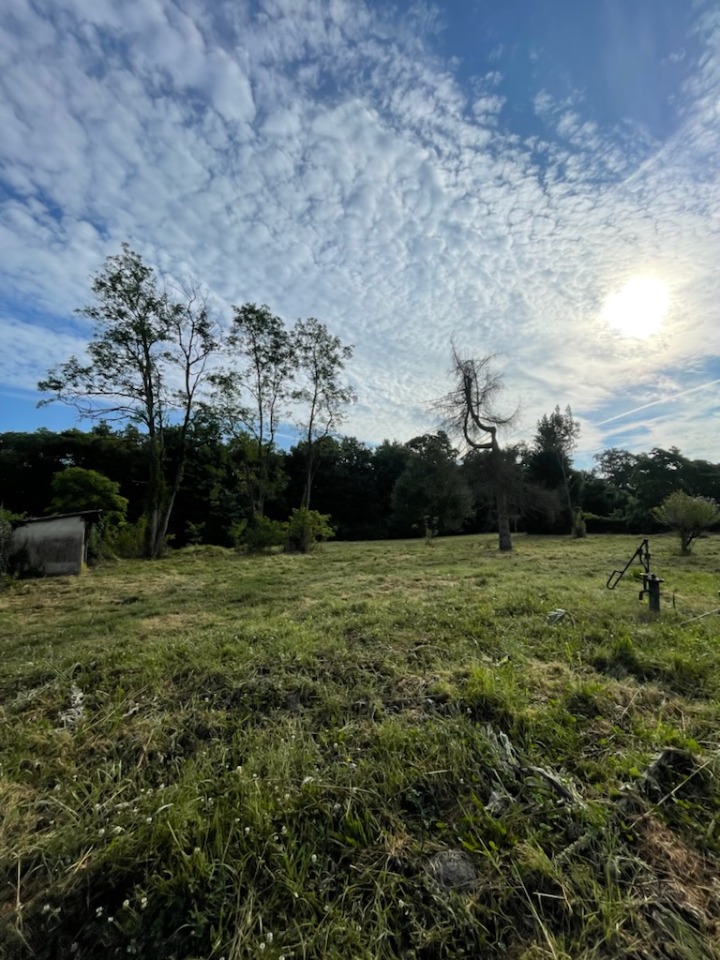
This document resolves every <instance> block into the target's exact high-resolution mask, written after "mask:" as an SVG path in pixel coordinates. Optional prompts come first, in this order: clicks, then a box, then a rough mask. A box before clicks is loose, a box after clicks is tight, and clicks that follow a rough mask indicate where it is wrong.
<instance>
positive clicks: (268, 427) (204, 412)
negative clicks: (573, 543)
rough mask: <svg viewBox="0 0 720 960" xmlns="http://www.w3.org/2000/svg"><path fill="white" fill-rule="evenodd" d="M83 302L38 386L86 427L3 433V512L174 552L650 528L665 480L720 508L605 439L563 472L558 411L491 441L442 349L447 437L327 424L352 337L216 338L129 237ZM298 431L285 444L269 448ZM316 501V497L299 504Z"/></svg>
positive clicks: (472, 386)
mask: <svg viewBox="0 0 720 960" xmlns="http://www.w3.org/2000/svg"><path fill="white" fill-rule="evenodd" d="M92 291H93V294H94V301H93V303H92V304H90V305H89V306H86V307H84V308H82V309H81V310H80V311H79V313H81V314H82V315H83V316H85V317H87V318H88V319H90V320H91V321H93V324H94V332H93V336H92V339H91V341H90V343H89V344H88V348H87V359H85V360H82V361H81V360H79V359H78V358H76V357H71V358H70V359H69V360H67V361H66V362H64V363H62V364H60V365H59V366H58V367H56V368H54V369H53V370H51V371H49V373H48V375H47V377H46V378H45V379H44V380H43V381H41V383H40V384H39V388H40V390H41V391H43V392H45V393H46V394H47V395H48V397H47V399H46V400H44V401H43V403H47V402H52V400H59V401H62V402H64V403H68V404H71V405H73V406H74V407H75V408H76V409H77V410H78V413H79V414H80V415H81V416H83V417H86V418H90V419H91V420H95V421H97V422H96V424H95V426H93V427H92V428H91V429H90V430H89V431H80V430H77V429H74V430H67V431H63V432H60V433H51V432H50V431H48V430H39V431H36V432H34V433H5V434H0V507H2V508H3V509H5V510H6V511H10V512H12V513H14V514H24V515H41V514H43V513H48V512H52V511H60V512H62V511H71V510H76V509H88V508H101V509H103V510H104V511H105V513H106V516H107V523H108V525H109V528H111V529H109V531H108V533H112V535H113V536H114V538H115V543H116V545H117V546H118V547H119V548H120V547H123V549H125V551H126V552H133V551H134V552H137V553H140V554H142V555H145V556H148V557H156V556H158V555H159V554H160V553H161V552H162V550H163V548H164V546H165V544H166V543H167V542H168V539H169V538H171V540H172V542H173V543H174V544H176V545H184V544H187V543H210V544H221V545H245V546H246V547H248V548H250V549H253V548H263V547H267V546H271V545H273V544H275V543H280V542H286V543H287V542H288V541H289V540H291V541H294V543H295V545H296V546H297V547H298V548H299V549H307V548H308V547H309V545H310V544H311V543H312V541H313V540H314V539H315V538H316V537H318V536H327V535H330V533H331V528H330V525H329V524H330V523H331V524H332V527H333V529H334V531H335V535H336V536H338V537H339V538H342V539H373V538H389V537H408V536H414V535H424V536H425V537H426V538H427V539H429V540H430V539H432V537H433V536H435V535H436V534H438V533H453V532H460V531H462V532H474V531H483V530H497V531H498V545H499V548H500V549H501V550H508V549H511V545H512V542H511V537H512V532H513V531H518V530H525V531H527V532H530V533H568V534H570V533H572V534H573V535H575V536H582V535H584V533H585V532H586V530H587V529H590V530H591V531H597V532H608V531H618V532H635V531H640V530H642V531H648V530H651V529H652V528H653V526H654V525H656V524H657V523H658V514H657V512H656V511H657V508H658V506H659V505H660V504H661V503H662V502H663V500H665V499H666V498H667V497H668V495H670V494H672V493H673V492H676V493H677V492H681V493H684V494H686V495H689V496H690V497H691V498H696V499H698V498H700V499H703V498H704V499H707V500H720V467H719V466H718V465H717V464H712V463H710V462H708V461H704V460H689V459H687V458H685V457H683V456H682V454H681V453H680V451H679V450H678V449H677V448H675V447H672V448H671V449H670V450H662V449H660V448H655V449H653V450H651V451H650V452H649V453H641V454H633V453H630V452H628V451H625V450H618V449H615V448H613V449H610V450H606V451H604V452H603V453H602V454H599V455H598V456H597V457H596V467H595V469H593V470H590V471H587V470H585V471H584V470H577V469H575V467H574V464H573V452H574V449H575V445H576V442H577V439H578V436H579V424H578V422H577V420H575V419H574V417H573V414H572V410H571V408H570V407H569V406H568V407H566V408H565V410H561V409H560V407H559V406H557V407H555V409H554V410H553V411H552V412H551V413H549V414H546V415H544V416H543V417H541V418H540V420H539V421H538V423H537V425H536V430H535V434H534V436H533V438H532V439H531V441H530V442H528V443H520V444H515V445H513V446H509V447H508V446H506V447H504V448H501V446H500V444H499V441H498V432H499V430H500V429H501V428H502V427H503V426H506V425H507V424H509V423H510V422H511V420H512V416H506V415H502V414H500V413H498V411H497V410H496V409H495V401H496V398H497V394H498V392H499V390H500V388H501V382H500V379H499V378H498V376H497V375H496V374H495V372H494V370H493V365H492V359H493V358H492V357H484V358H479V359H478V358H467V357H464V356H462V355H461V354H459V352H458V351H457V350H456V349H455V348H453V350H452V369H451V372H452V376H453V380H452V389H451V390H450V392H449V393H448V394H447V395H445V396H444V397H441V398H440V399H439V400H438V401H437V403H436V405H435V408H436V409H435V413H436V415H437V420H438V421H439V422H440V425H441V429H439V430H436V431H435V432H428V433H426V434H423V435H420V436H417V437H415V438H413V439H412V440H410V441H409V442H407V443H399V442H397V441H394V440H385V441H384V442H383V443H381V444H380V445H379V446H377V447H374V448H371V447H369V446H367V445H366V444H363V443H361V442H360V441H358V440H357V439H355V438H353V437H348V436H345V437H341V436H340V435H339V428H340V427H341V425H342V422H343V419H344V417H345V415H346V411H347V408H348V406H349V404H351V403H352V402H353V401H354V400H355V396H354V393H353V391H352V389H351V387H350V385H349V384H348V383H347V381H346V379H345V366H346V364H347V362H348V361H349V360H350V359H351V357H352V348H351V347H350V346H347V345H345V344H343V343H342V342H341V340H340V339H339V338H338V337H337V336H335V335H333V334H332V333H331V332H330V331H329V330H328V329H327V327H326V326H325V325H324V324H323V323H321V322H320V321H318V320H317V319H316V318H314V317H311V318H309V319H306V320H298V321H297V322H296V323H295V324H294V325H292V326H290V327H288V326H287V325H286V324H285V322H284V321H283V320H282V318H280V317H278V316H276V315H274V314H273V313H272V312H271V310H270V309H269V308H268V307H267V306H258V305H257V304H252V303H246V304H243V305H241V306H234V307H233V308H232V319H231V322H230V325H229V330H228V332H227V334H223V333H222V331H221V327H220V325H219V324H218V323H216V322H215V321H214V320H213V317H212V313H211V310H210V307H209V303H208V298H207V297H206V296H204V295H203V293H202V291H201V289H200V287H199V286H198V285H197V284H196V283H194V282H188V283H185V284H180V285H178V284H174V285H171V284H167V283H165V282H163V281H162V278H160V277H158V276H157V274H156V272H155V271H154V270H153V269H152V268H151V267H149V266H147V265H146V264H145V263H144V262H143V260H142V258H141V257H140V255H139V254H137V253H135V252H134V251H133V250H131V249H130V247H129V246H127V245H123V248H122V252H121V253H120V254H118V255H115V256H111V257H108V258H107V260H106V261H105V264H104V266H103V267H102V269H101V270H100V271H99V272H98V274H97V275H96V276H95V278H94V280H93V283H92ZM281 425H282V426H287V425H292V427H293V428H294V432H295V436H296V437H297V441H296V443H295V444H294V445H293V446H291V447H290V449H289V450H283V449H281V447H280V446H279V445H278V431H279V429H280V428H281ZM311 506H312V508H314V509H311Z"/></svg>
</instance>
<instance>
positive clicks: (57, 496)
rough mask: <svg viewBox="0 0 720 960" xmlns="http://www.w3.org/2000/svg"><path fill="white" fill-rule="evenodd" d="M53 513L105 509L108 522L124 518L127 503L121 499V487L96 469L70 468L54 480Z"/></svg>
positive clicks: (51, 508) (51, 505)
mask: <svg viewBox="0 0 720 960" xmlns="http://www.w3.org/2000/svg"><path fill="white" fill-rule="evenodd" d="M52 492H53V494H54V496H53V499H52V502H51V503H50V512H51V513H74V512H76V511H79V510H102V511H103V513H104V514H105V519H106V520H108V521H110V522H111V523H112V522H118V521H120V520H124V519H125V515H126V514H127V508H128V501H127V499H126V498H125V497H121V496H120V484H119V483H116V482H115V481H114V480H111V479H110V478H109V477H106V476H104V475H103V474H102V473H98V471H97V470H85V469H84V468H83V467H67V468H66V469H65V470H61V471H60V472H59V473H56V474H55V476H54V477H53V478H52Z"/></svg>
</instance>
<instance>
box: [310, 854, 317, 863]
mask: <svg viewBox="0 0 720 960" xmlns="http://www.w3.org/2000/svg"><path fill="white" fill-rule="evenodd" d="M310 862H311V863H317V854H316V853H314V854H313V855H312V856H311V857H310Z"/></svg>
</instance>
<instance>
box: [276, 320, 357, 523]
mask: <svg viewBox="0 0 720 960" xmlns="http://www.w3.org/2000/svg"><path fill="white" fill-rule="evenodd" d="M292 345H293V352H294V359H295V366H296V378H297V385H296V387H295V390H294V391H293V400H294V401H295V403H296V405H297V409H298V410H299V414H298V423H299V427H300V432H301V436H302V439H303V441H304V444H305V456H306V464H305V484H304V489H303V495H302V500H301V506H302V507H304V508H305V509H309V508H310V498H311V495H312V485H313V480H314V479H315V474H316V472H317V467H318V463H319V458H318V450H319V447H320V444H321V443H322V441H323V439H324V438H325V437H329V436H331V435H332V434H333V432H334V431H336V430H337V428H338V426H339V425H340V424H341V423H342V421H343V419H344V417H345V411H346V408H347V407H348V406H349V404H351V403H353V402H354V401H355V393H354V391H353V390H352V388H351V387H350V386H349V385H348V384H347V383H344V382H343V379H342V378H343V372H344V370H345V363H346V361H347V360H349V359H350V358H351V357H352V353H353V348H352V347H350V346H346V345H344V344H343V343H342V341H341V340H340V338H339V337H336V336H333V335H332V334H331V333H330V332H329V331H328V329H327V327H326V326H325V324H324V323H320V321H319V320H316V319H315V317H309V318H308V319H307V320H298V322H297V323H296V324H295V326H294V328H293V330H292Z"/></svg>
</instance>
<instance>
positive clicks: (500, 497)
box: [491, 431, 512, 553]
mask: <svg viewBox="0 0 720 960" xmlns="http://www.w3.org/2000/svg"><path fill="white" fill-rule="evenodd" d="M491 455H492V464H493V480H494V482H495V490H496V491H497V492H496V503H497V515H498V549H499V550H501V551H502V552H503V553H507V552H508V551H510V550H512V537H511V536H510V513H509V511H508V499H507V491H506V489H505V487H504V485H503V476H502V467H503V464H502V457H501V456H500V447H499V446H498V443H497V440H496V439H495V432H494V431H493V433H492V447H491Z"/></svg>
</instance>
